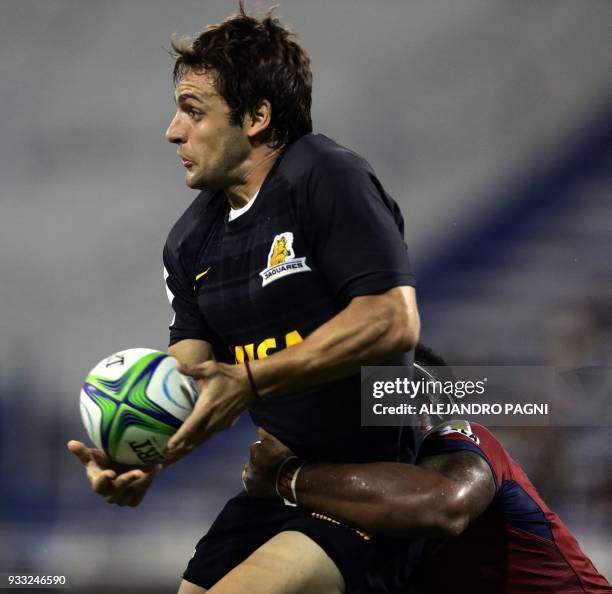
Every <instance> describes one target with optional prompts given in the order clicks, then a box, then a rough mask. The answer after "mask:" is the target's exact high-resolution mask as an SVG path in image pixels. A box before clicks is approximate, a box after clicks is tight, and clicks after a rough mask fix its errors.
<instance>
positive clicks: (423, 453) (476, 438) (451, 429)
mask: <svg viewBox="0 0 612 594" xmlns="http://www.w3.org/2000/svg"><path fill="white" fill-rule="evenodd" d="M498 446H499V442H497V441H496V440H495V438H494V437H493V436H492V435H491V434H490V433H489V432H488V431H486V429H484V427H481V426H480V425H471V424H470V423H469V422H468V421H459V420H457V421H450V422H448V423H445V424H444V425H441V426H438V427H436V428H435V429H434V430H433V431H432V432H431V433H429V434H428V435H427V436H426V437H425V440H424V441H423V443H422V444H421V447H420V449H419V453H418V459H419V460H420V459H423V458H426V457H428V456H435V455H438V454H450V453H452V452H473V453H474V454H477V455H479V456H480V457H481V458H483V459H484V461H485V462H486V463H487V464H488V465H489V467H490V468H491V473H492V474H493V479H494V481H495V489H496V491H497V489H499V485H500V484H501V481H502V480H503V478H504V474H505V473H504V464H503V460H501V459H500V455H499V451H498V450H499V447H498Z"/></svg>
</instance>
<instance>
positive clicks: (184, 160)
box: [181, 158, 193, 169]
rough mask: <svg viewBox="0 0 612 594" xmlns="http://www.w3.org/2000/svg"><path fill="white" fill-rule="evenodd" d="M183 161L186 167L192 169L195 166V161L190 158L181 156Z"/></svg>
mask: <svg viewBox="0 0 612 594" xmlns="http://www.w3.org/2000/svg"><path fill="white" fill-rule="evenodd" d="M181 163H182V164H183V167H186V168H187V169H190V168H191V167H192V166H193V161H191V160H190V159H184V158H181Z"/></svg>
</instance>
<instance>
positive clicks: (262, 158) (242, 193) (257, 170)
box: [224, 144, 283, 209]
mask: <svg viewBox="0 0 612 594" xmlns="http://www.w3.org/2000/svg"><path fill="white" fill-rule="evenodd" d="M282 149H283V147H278V148H274V149H272V148H270V147H269V146H267V145H265V144H262V145H259V146H258V147H256V148H254V149H253V152H252V153H251V155H250V156H249V158H248V159H247V160H246V161H245V163H244V166H243V167H244V172H245V173H244V176H243V180H242V181H241V182H240V183H239V184H236V185H233V186H229V187H227V188H225V190H224V191H225V195H226V197H227V199H228V201H229V203H230V206H231V207H232V208H234V209H237V208H242V207H243V206H245V205H246V204H247V203H248V202H249V201H250V200H252V198H253V196H255V195H256V194H257V192H259V189H260V188H261V186H262V185H263V183H264V180H265V179H266V176H267V175H268V173H269V172H270V169H272V167H273V166H274V163H276V160H277V159H278V157H279V156H280V154H281V151H282Z"/></svg>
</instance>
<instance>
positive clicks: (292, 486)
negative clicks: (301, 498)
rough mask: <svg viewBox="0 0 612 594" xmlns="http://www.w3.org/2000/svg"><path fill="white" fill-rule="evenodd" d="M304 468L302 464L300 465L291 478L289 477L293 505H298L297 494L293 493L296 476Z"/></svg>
mask: <svg viewBox="0 0 612 594" xmlns="http://www.w3.org/2000/svg"><path fill="white" fill-rule="evenodd" d="M302 468H304V464H303V463H302V464H300V465H299V466H298V467H297V468H296V469H295V470H294V472H293V476H292V477H291V495H292V496H293V503H295V505H299V503H298V498H297V493H296V492H295V486H296V485H297V478H298V474H300V470H302Z"/></svg>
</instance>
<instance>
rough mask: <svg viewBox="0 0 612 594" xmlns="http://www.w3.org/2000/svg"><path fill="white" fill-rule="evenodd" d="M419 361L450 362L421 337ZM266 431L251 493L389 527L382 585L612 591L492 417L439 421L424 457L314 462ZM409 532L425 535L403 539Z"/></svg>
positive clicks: (373, 587) (510, 591)
mask: <svg viewBox="0 0 612 594" xmlns="http://www.w3.org/2000/svg"><path fill="white" fill-rule="evenodd" d="M415 360H416V365H415V367H416V369H417V370H420V371H421V374H423V375H424V377H425V379H428V378H427V374H428V373H429V372H423V369H422V368H421V367H420V366H421V365H434V366H440V365H444V364H445V363H444V361H443V360H442V359H440V358H439V357H438V356H436V355H435V354H433V353H432V352H431V351H429V350H427V349H424V348H422V347H421V346H420V345H419V346H417V350H416V356H415ZM428 369H429V371H433V370H432V368H431V367H429V368H428ZM433 369H435V367H434V368H433ZM433 374H434V375H435V372H433ZM430 379H431V378H430ZM434 379H435V378H434ZM426 421H427V419H426ZM425 425H427V423H425ZM261 437H262V440H261V441H258V442H256V443H255V444H253V446H251V459H250V463H249V465H248V466H247V467H246V469H245V471H244V473H243V480H244V482H245V487H246V488H247V490H248V492H249V494H250V495H251V496H253V497H261V498H265V499H267V500H271V501H277V502H280V499H279V496H282V497H283V498H285V499H286V500H289V501H292V502H293V503H299V505H300V506H301V507H303V508H305V509H308V510H313V511H314V512H316V513H317V514H318V516H319V517H322V516H325V517H327V518H328V520H329V521H331V522H333V521H336V522H342V523H343V524H345V525H346V526H347V529H348V526H352V527H353V528H356V529H359V530H363V531H365V532H368V533H370V534H375V535H379V536H380V537H375V541H378V542H377V543H376V546H375V547H373V551H372V553H373V554H372V555H371V558H370V571H369V575H368V579H367V582H366V584H367V585H366V586H364V591H366V592H369V593H370V594H376V593H389V594H391V593H398V594H399V593H400V592H404V593H406V592H408V591H409V592H419V593H434V594H447V593H448V594H454V593H455V592H464V591H466V592H467V591H469V592H475V593H482V594H502V593H503V594H536V593H538V594H539V593H542V592H548V593H550V594H553V593H554V594H570V593H571V594H575V593H578V592H582V593H588V594H601V593H604V592H605V593H610V592H612V588H610V586H609V584H608V582H607V581H606V580H605V578H604V577H603V576H602V575H600V574H599V573H598V572H597V570H596V569H595V567H594V566H593V564H592V563H591V561H590V560H589V559H588V558H587V557H586V555H585V554H584V553H583V552H582V551H581V549H580V547H579V545H578V543H577V542H576V540H575V538H574V537H573V536H572V535H571V534H570V532H569V530H568V529H567V528H566V526H565V525H564V524H563V522H562V521H561V520H560V518H559V517H558V516H557V515H556V514H555V513H554V512H552V511H551V510H550V509H549V508H548V506H547V505H546V503H545V502H544V501H543V500H542V498H541V497H540V496H539V495H538V493H537V491H536V489H535V488H534V486H533V485H532V484H531V482H530V481H529V478H528V477H527V475H526V474H525V473H524V472H523V470H522V469H521V468H520V466H519V465H518V464H517V463H516V462H515V461H514V460H513V459H512V458H511V457H510V455H509V454H508V452H506V450H505V449H504V448H503V446H502V445H501V444H500V443H499V441H497V439H495V437H494V436H493V434H492V433H490V432H489V431H488V430H487V429H485V428H484V427H482V426H480V425H475V424H472V425H471V424H470V423H468V422H466V421H449V422H447V423H442V424H441V425H438V426H436V427H432V426H430V427H429V431H427V432H426V434H425V439H424V441H423V443H422V445H421V447H420V449H419V453H418V459H417V465H411V464H405V463H399V464H398V463H389V462H387V463H374V464H345V465H341V464H322V463H304V462H303V461H302V460H300V459H298V458H295V457H293V458H292V456H294V454H293V452H291V451H290V450H289V449H288V448H286V447H285V446H284V445H283V444H282V443H281V442H279V441H278V440H276V439H275V438H274V437H272V436H271V435H269V434H267V433H265V432H263V433H262V434H261ZM279 468H280V472H279ZM421 537H422V538H421ZM408 538H410V539H415V538H417V539H419V538H421V540H412V541H408V540H405V541H403V542H402V539H408ZM424 538H426V539H427V540H423V539H424Z"/></svg>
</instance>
